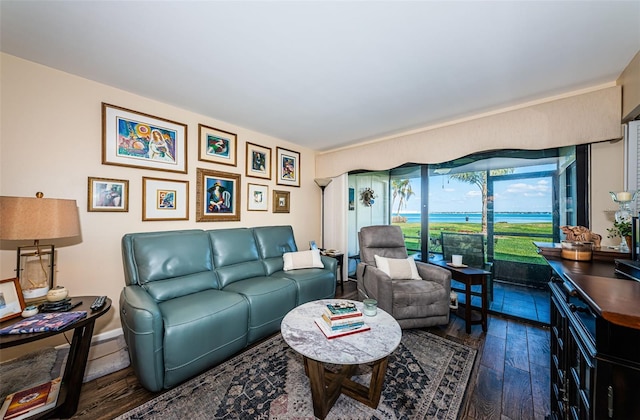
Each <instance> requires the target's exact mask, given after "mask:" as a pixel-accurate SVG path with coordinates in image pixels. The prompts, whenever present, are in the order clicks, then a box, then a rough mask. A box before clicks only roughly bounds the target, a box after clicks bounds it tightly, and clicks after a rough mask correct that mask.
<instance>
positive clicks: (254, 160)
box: [246, 142, 271, 179]
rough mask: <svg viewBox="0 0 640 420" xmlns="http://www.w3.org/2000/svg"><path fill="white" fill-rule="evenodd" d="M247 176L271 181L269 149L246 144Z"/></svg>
mask: <svg viewBox="0 0 640 420" xmlns="http://www.w3.org/2000/svg"><path fill="white" fill-rule="evenodd" d="M246 162H247V171H246V174H247V176H251V177H254V178H264V179H271V148H270V147H264V146H259V145H257V144H253V143H249V142H247V156H246Z"/></svg>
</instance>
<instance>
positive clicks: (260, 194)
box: [247, 184, 269, 211]
mask: <svg viewBox="0 0 640 420" xmlns="http://www.w3.org/2000/svg"><path fill="white" fill-rule="evenodd" d="M268 202H269V187H268V186H266V185H259V184H248V185H247V210H249V211H268V210H269V203H268Z"/></svg>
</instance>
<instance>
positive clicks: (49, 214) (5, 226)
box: [0, 192, 80, 299]
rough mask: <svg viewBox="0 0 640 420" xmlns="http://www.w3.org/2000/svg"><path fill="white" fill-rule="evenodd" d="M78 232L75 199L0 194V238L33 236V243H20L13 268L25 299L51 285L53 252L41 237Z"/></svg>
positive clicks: (53, 264) (29, 237)
mask: <svg viewBox="0 0 640 420" xmlns="http://www.w3.org/2000/svg"><path fill="white" fill-rule="evenodd" d="M79 235H80V219H79V216H78V206H77V205H76V201H75V200H64V199H57V198H44V194H42V193H41V192H39V193H37V194H36V197H35V198H28V197H7V196H0V239H6V240H14V241H25V240H32V241H33V246H26V247H19V248H18V258H17V261H18V262H17V268H16V272H17V274H18V278H19V279H20V287H21V289H22V294H23V295H24V298H25V299H35V298H40V297H42V296H45V295H46V294H47V292H48V291H49V289H50V288H52V287H53V277H54V275H53V273H54V271H53V267H54V266H55V263H54V260H55V254H54V247H53V245H40V240H42V239H61V238H71V237H74V236H79Z"/></svg>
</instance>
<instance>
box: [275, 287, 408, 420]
mask: <svg viewBox="0 0 640 420" xmlns="http://www.w3.org/2000/svg"><path fill="white" fill-rule="evenodd" d="M340 301H344V300H343V299H340ZM332 302H336V300H333V299H325V300H316V301H313V302H308V303H305V304H304V305H300V306H298V307H297V308H295V309H292V310H291V311H290V312H289V313H288V314H287V315H286V316H285V317H284V319H283V320H282V324H281V327H280V328H281V332H282V338H283V339H284V341H285V342H286V343H287V344H288V345H289V346H290V347H291V348H292V349H293V350H295V351H296V352H297V353H300V354H301V355H302V356H303V359H304V368H305V373H306V374H307V376H308V377H309V383H310V386H311V397H312V399H313V413H314V414H315V416H316V417H318V418H320V419H324V418H325V417H326V416H327V414H328V413H329V410H331V407H333V405H334V404H335V402H336V401H337V400H338V397H339V396H340V394H341V393H342V394H345V395H347V396H349V397H351V398H353V399H355V400H357V401H360V402H361V403H363V404H366V405H368V406H369V407H372V408H377V407H378V403H379V402H380V395H381V393H382V386H383V385H384V377H385V374H386V372H387V358H388V357H389V355H390V354H391V353H392V352H393V351H394V350H395V349H396V347H398V345H399V344H400V339H401V338H402V330H401V329H400V325H398V322H397V321H396V320H395V319H394V318H393V317H392V316H391V315H389V314H388V313H386V312H385V311H383V310H381V309H380V308H378V313H377V314H376V315H375V316H365V323H366V324H367V325H369V326H370V327H371V330H369V331H364V332H360V333H357V334H352V335H347V336H343V337H337V338H332V339H327V338H326V337H325V336H324V334H323V333H322V332H321V331H320V329H319V328H318V326H317V325H315V323H314V318H319V317H321V316H322V310H323V308H324V307H325V305H326V304H327V303H332ZM349 302H353V303H355V304H356V306H357V307H358V309H360V310H362V306H363V305H362V302H356V301H349ZM324 363H331V364H334V365H342V367H341V369H340V370H339V372H338V373H334V372H331V371H329V370H327V369H326V368H325V367H324ZM368 363H372V364H373V371H372V374H371V382H370V384H369V386H368V387H366V386H364V385H361V384H359V383H356V382H354V381H352V380H351V377H352V376H353V373H354V372H355V370H356V367H357V366H358V365H361V364H368Z"/></svg>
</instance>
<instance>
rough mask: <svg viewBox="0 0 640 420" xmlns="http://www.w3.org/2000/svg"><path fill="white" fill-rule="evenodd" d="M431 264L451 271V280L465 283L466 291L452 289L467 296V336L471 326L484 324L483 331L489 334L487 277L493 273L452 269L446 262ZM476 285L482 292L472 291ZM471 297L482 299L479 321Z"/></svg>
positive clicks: (465, 311) (465, 313) (465, 306)
mask: <svg viewBox="0 0 640 420" xmlns="http://www.w3.org/2000/svg"><path fill="white" fill-rule="evenodd" d="M429 263H431V264H434V265H437V266H438V267H442V268H446V269H447V270H449V271H451V278H452V279H453V280H456V281H459V282H460V283H464V285H465V287H464V289H456V288H454V287H452V288H451V289H452V290H456V291H458V292H463V293H464V295H465V305H464V322H465V330H466V331H467V334H470V333H471V325H473V324H482V331H484V332H487V308H488V301H487V276H490V275H491V272H489V271H485V270H481V269H479V268H471V267H452V266H450V265H448V264H447V262H446V261H444V260H429ZM476 285H480V292H474V291H472V290H471V286H476ZM471 296H480V297H481V305H480V318H479V319H478V318H477V317H476V318H475V319H474V316H473V315H474V313H473V310H472V308H471ZM458 311H460V309H458ZM456 314H457V313H456Z"/></svg>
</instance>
